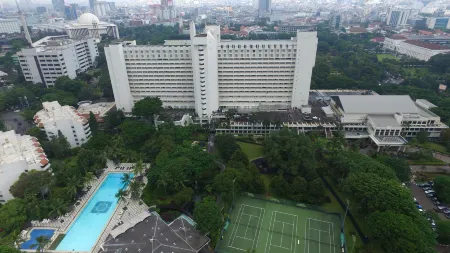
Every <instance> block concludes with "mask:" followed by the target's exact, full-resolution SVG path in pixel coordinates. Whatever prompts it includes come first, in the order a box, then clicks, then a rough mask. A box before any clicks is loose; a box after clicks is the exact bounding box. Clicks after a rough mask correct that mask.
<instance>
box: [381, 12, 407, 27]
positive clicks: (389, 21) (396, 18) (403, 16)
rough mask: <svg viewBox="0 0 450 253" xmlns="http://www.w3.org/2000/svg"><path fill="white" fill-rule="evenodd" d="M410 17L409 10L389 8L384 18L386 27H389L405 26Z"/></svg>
mask: <svg viewBox="0 0 450 253" xmlns="http://www.w3.org/2000/svg"><path fill="white" fill-rule="evenodd" d="M410 15H411V10H407V9H399V8H390V9H389V11H388V15H387V18H386V25H388V26H391V27H394V28H395V27H399V26H405V25H406V24H407V22H408V18H409V17H410Z"/></svg>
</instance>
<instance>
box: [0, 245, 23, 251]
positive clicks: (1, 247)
mask: <svg viewBox="0 0 450 253" xmlns="http://www.w3.org/2000/svg"><path fill="white" fill-rule="evenodd" d="M0 253H21V251H20V250H19V249H16V248H13V247H10V246H8V245H0Z"/></svg>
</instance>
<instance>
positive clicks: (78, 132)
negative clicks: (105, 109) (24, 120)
mask: <svg viewBox="0 0 450 253" xmlns="http://www.w3.org/2000/svg"><path fill="white" fill-rule="evenodd" d="M42 107H43V108H44V109H42V110H40V111H39V112H37V113H36V115H35V116H34V123H35V124H36V125H37V126H38V127H39V128H41V131H44V132H45V134H46V135H47V138H48V139H52V138H55V137H57V136H58V132H59V131H61V133H62V135H64V136H65V137H66V138H67V141H68V142H69V144H70V146H71V147H72V148H75V147H79V146H81V145H82V144H84V143H86V142H87V141H88V140H89V138H90V137H91V135H92V133H91V129H90V128H89V122H88V120H87V119H86V118H84V117H83V115H82V114H81V113H79V112H78V111H77V110H75V108H73V107H72V106H68V105H65V106H61V105H60V104H59V103H58V101H53V102H44V103H42Z"/></svg>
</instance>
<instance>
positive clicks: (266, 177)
mask: <svg viewBox="0 0 450 253" xmlns="http://www.w3.org/2000/svg"><path fill="white" fill-rule="evenodd" d="M261 177H262V179H263V181H264V187H265V189H266V193H269V194H270V195H273V194H272V191H271V188H270V183H271V182H272V179H273V178H274V177H275V175H270V174H261Z"/></svg>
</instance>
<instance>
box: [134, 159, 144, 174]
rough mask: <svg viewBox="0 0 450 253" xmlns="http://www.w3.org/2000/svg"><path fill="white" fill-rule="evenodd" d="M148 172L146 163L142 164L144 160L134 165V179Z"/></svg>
mask: <svg viewBox="0 0 450 253" xmlns="http://www.w3.org/2000/svg"><path fill="white" fill-rule="evenodd" d="M145 170H146V168H145V166H144V163H143V162H142V160H139V161H138V162H137V163H136V164H134V167H133V173H134V177H135V178H136V177H138V176H141V175H142V174H143V173H144V171H145Z"/></svg>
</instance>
